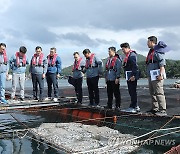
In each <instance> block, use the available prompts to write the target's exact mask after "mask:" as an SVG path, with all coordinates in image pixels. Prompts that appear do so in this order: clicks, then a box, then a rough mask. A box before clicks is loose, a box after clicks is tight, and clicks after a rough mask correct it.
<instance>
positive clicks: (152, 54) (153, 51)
mask: <svg viewBox="0 0 180 154" xmlns="http://www.w3.org/2000/svg"><path fill="white" fill-rule="evenodd" d="M154 53H155V50H154V49H150V51H149V53H148V55H147V57H146V63H148V61H150V62H153V59H154Z"/></svg>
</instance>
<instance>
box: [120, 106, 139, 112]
mask: <svg viewBox="0 0 180 154" xmlns="http://www.w3.org/2000/svg"><path fill="white" fill-rule="evenodd" d="M122 111H123V112H129V113H137V111H136V109H134V108H131V107H130V108H128V109H126V110H122Z"/></svg>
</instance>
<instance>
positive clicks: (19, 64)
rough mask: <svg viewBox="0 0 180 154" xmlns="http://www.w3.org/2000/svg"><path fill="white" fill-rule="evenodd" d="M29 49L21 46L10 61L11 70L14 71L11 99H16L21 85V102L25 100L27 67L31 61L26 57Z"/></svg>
mask: <svg viewBox="0 0 180 154" xmlns="http://www.w3.org/2000/svg"><path fill="white" fill-rule="evenodd" d="M26 52H27V49H26V47H25V46H21V47H20V48H19V51H17V52H16V53H15V55H13V56H12V57H11V59H10V61H9V64H10V68H11V69H12V94H11V99H15V93H16V86H17V83H19V85H20V100H21V101H23V100H24V84H25V73H26V67H27V65H28V64H29V61H28V59H27V57H26Z"/></svg>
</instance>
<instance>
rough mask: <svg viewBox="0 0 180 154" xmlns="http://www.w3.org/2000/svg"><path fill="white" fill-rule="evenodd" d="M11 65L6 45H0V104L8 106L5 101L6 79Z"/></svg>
mask: <svg viewBox="0 0 180 154" xmlns="http://www.w3.org/2000/svg"><path fill="white" fill-rule="evenodd" d="M8 71H9V65H8V58H7V54H6V44H4V43H0V97H1V98H0V102H1V103H3V104H7V103H8V101H7V100H6V99H5V84H6V78H7V77H8Z"/></svg>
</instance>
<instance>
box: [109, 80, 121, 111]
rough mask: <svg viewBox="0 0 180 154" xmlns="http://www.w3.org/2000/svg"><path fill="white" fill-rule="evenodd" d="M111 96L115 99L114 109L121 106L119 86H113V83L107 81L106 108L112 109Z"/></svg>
mask: <svg viewBox="0 0 180 154" xmlns="http://www.w3.org/2000/svg"><path fill="white" fill-rule="evenodd" d="M113 94H114V97H115V99H116V107H117V108H119V107H120V105H121V95H120V90H119V84H115V81H107V95H108V103H107V105H108V107H109V108H112V101H113Z"/></svg>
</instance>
